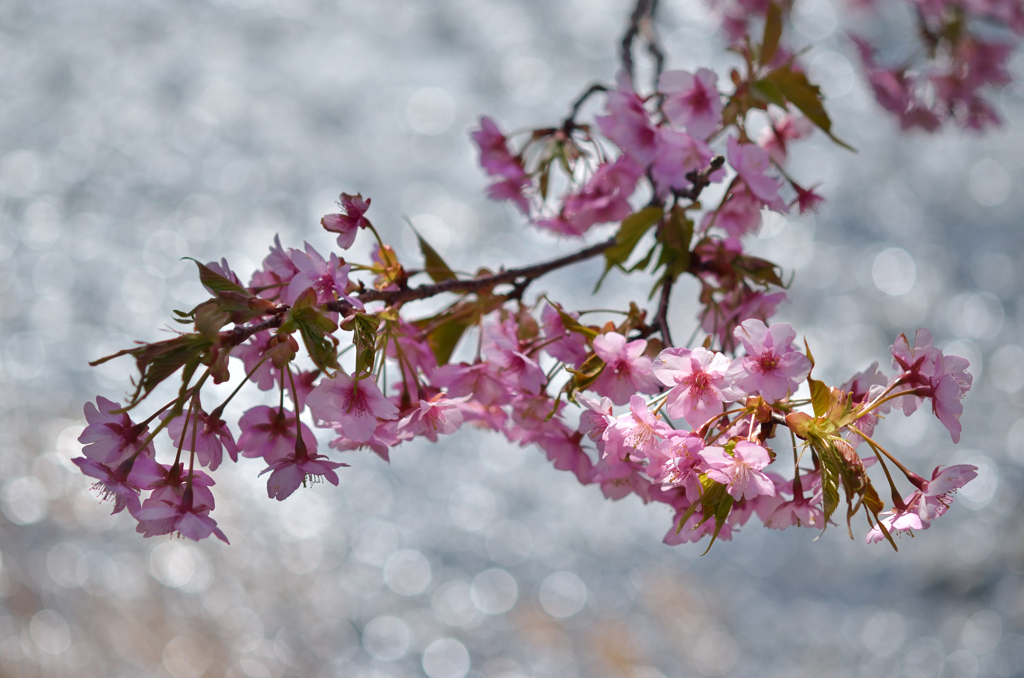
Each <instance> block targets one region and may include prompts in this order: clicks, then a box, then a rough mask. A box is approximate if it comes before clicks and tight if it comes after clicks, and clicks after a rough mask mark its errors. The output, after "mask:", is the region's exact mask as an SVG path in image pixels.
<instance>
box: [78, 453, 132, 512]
mask: <svg viewBox="0 0 1024 678" xmlns="http://www.w3.org/2000/svg"><path fill="white" fill-rule="evenodd" d="M142 459H143V457H139V459H136V462H138V461H141V460H142ZM71 461H72V462H73V463H74V464H75V466H77V467H78V468H80V469H82V473H84V474H85V475H87V476H89V477H90V478H96V479H97V481H98V482H97V483H96V484H94V485H93V486H92V489H94V490H96V491H98V492H99V493H100V500H101V501H112V502H114V510H113V512H112V513H111V515H113V514H114V513H120V512H121V511H123V510H124V509H125V508H126V507H127V509H128V512H129V513H131V514H133V515H134V514H135V512H136V511H138V509H139V488H138V486H137V485H136V484H135V483H133V482H131V480H130V479H129V474H130V471H131V468H132V465H131V463H129V462H125V463H122V464H120V465H119V466H117V467H116V468H111V467H110V466H107V465H106V464H104V463H101V462H99V461H96V460H95V459H87V458H85V457H76V458H74V459H72V460H71Z"/></svg>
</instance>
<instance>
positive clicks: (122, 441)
mask: <svg viewBox="0 0 1024 678" xmlns="http://www.w3.org/2000/svg"><path fill="white" fill-rule="evenodd" d="M120 409H121V404H120V403H116V402H114V401H113V400H107V399H106V398H104V397H103V396H97V397H96V405H93V404H92V403H86V404H85V420H86V422H87V423H88V426H86V427H85V430H83V431H82V434H81V435H80V436H78V442H80V443H83V444H84V445H85V447H83V448H82V454H84V455H85V456H86V457H88V458H89V459H92V460H94V461H97V462H100V463H103V464H111V465H116V464H119V463H120V462H122V461H124V460H125V459H127V458H128V457H130V456H131V455H133V454H135V453H136V452H138V451H139V449H140V448H141V447H142V443H143V442H145V439H146V437H147V434H148V433H149V427H147V426H140V425H137V424H135V423H134V422H132V420H131V417H129V416H128V413H127V412H121V413H119V414H117V413H116V412H117V410H120ZM145 454H149V455H150V456H152V455H153V454H155V452H154V450H153V446H152V444H149V445H148V446H147V447H146V452H145Z"/></svg>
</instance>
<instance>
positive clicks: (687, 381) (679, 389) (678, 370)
mask: <svg viewBox="0 0 1024 678" xmlns="http://www.w3.org/2000/svg"><path fill="white" fill-rule="evenodd" d="M731 362H732V361H731V360H729V358H728V357H727V356H726V355H725V354H723V353H712V352H711V351H709V350H707V349H706V348H703V347H700V346H698V347H697V348H695V349H693V350H692V351H691V350H690V349H687V348H667V349H665V350H664V351H662V352H661V353H660V354H659V355H658V359H657V360H655V361H654V363H653V364H652V365H651V372H653V373H654V376H655V377H657V378H658V380H659V381H660V382H661V383H662V384H664V385H666V386H670V387H672V390H670V391H669V392H668V400H667V401H666V403H665V405H666V407H667V410H668V416H670V417H672V418H673V419H685V420H686V423H688V424H689V425H690V426H692V427H693V428H694V429H697V428H700V427H701V426H702V425H703V424H704V422H706V421H707V420H708V419H710V418H711V417H712V416H714V415H716V414H721V413H722V403H723V402H725V401H726V399H732V396H731V391H729V389H728V382H727V381H726V378H725V372H726V370H727V369H729V365H730V364H731Z"/></svg>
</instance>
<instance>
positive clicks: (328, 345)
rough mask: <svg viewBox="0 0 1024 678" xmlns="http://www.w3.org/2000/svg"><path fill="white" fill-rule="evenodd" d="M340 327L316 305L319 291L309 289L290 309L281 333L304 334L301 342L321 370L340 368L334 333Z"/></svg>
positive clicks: (282, 324)
mask: <svg viewBox="0 0 1024 678" xmlns="http://www.w3.org/2000/svg"><path fill="white" fill-rule="evenodd" d="M337 329H338V326H337V325H336V324H335V323H334V321H333V320H331V319H330V318H328V317H327V316H325V315H324V314H323V313H321V311H320V309H319V308H317V306H316V292H315V291H313V289H312V288H310V289H307V290H306V291H304V292H303V293H302V294H300V295H299V298H298V299H296V300H295V303H294V304H293V305H292V307H291V308H290V309H288V314H287V315H286V316H285V317H284V320H283V321H282V322H281V328H280V330H278V331H279V332H283V333H285V334H290V333H291V332H295V331H296V330H297V331H298V332H299V334H301V335H302V343H303V344H305V345H306V351H307V352H308V353H309V357H310V359H312V361H313V363H314V364H315V365H316V366H317V367H319V368H320V369H322V370H326V369H337V367H338V349H337V339H335V338H334V335H333V334H332V333H333V332H334V331H335V330H337Z"/></svg>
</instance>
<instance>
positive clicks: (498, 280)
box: [326, 236, 616, 311]
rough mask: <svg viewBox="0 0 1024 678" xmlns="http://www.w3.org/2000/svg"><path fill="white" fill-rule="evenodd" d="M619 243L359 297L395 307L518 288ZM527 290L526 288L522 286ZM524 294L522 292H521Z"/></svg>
mask: <svg viewBox="0 0 1024 678" xmlns="http://www.w3.org/2000/svg"><path fill="white" fill-rule="evenodd" d="M615 243H616V236H612V237H611V238H609V239H608V240H605V241H604V242H600V243H598V244H596V245H591V246H590V247H587V248H586V249H582V250H580V251H579V252H575V253H573V254H569V255H566V256H564V257H559V258H558V259H553V260H551V261H548V262H544V263H540V264H534V265H532V266H523V267H522V268H510V269H508V270H507V271H501V272H499V273H493V274H491V275H483V276H480V277H479V278H469V279H462V280H459V279H456V278H452V279H450V280H443V281H441V282H439V283H435V284H433V285H420V286H419V287H410V288H406V289H399V290H367V291H365V292H361V293H359V294H358V295H356V296H357V297H358V298H359V300H360V301H363V302H368V301H386V302H388V303H389V304H395V303H399V302H402V301H415V300H417V299H428V298H430V297H434V296H437V295H438V294H443V293H445V292H455V293H470V292H479V291H480V290H484V289H487V288H489V287H494V286H495V285H503V284H517V287H519V286H520V284H521V283H524V282H525V283H529V282H531V281H533V280H535V279H537V278H539V277H540V276H542V275H544V274H545V273H550V272H551V271H555V270H558V269H560V268H564V267H566V266H570V265H572V264H575V263H578V262H580V261H585V260H587V259H593V258H594V257H596V256H598V255H600V254H603V253H604V252H605V250H607V249H608V248H610V247H611V246H612V245H614V244H615ZM522 287H524V288H525V285H522ZM520 294H521V292H520ZM344 303H345V302H336V301H332V302H330V303H328V304H327V306H326V308H327V310H329V311H340V310H341V308H335V306H336V305H337V304H344Z"/></svg>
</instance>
